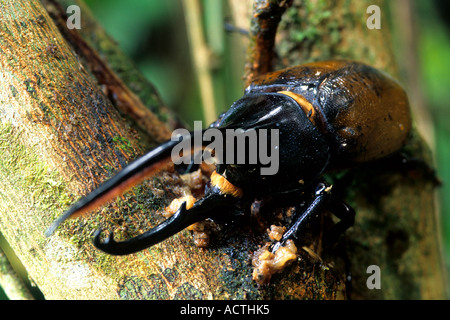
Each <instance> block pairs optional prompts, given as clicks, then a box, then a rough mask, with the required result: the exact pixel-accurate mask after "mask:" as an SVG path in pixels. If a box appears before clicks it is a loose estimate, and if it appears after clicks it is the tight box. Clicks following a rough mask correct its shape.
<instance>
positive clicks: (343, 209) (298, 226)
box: [272, 182, 355, 253]
mask: <svg viewBox="0 0 450 320" xmlns="http://www.w3.org/2000/svg"><path fill="white" fill-rule="evenodd" d="M330 190H331V186H329V185H327V184H325V183H323V182H321V183H319V184H318V185H317V187H316V191H315V193H314V200H313V201H312V202H311V203H310V204H309V206H308V207H307V208H306V210H305V211H303V213H302V214H301V215H300V216H299V217H298V219H297V220H296V221H295V222H294V223H293V224H292V226H291V227H290V228H289V230H288V231H286V232H285V233H284V234H283V237H282V238H281V240H280V241H278V242H276V243H275V244H274V245H273V246H272V253H274V252H275V251H277V249H278V248H280V247H281V246H283V245H284V244H285V243H286V241H287V240H289V239H292V238H295V237H296V236H297V234H299V233H300V232H301V230H302V229H303V228H304V227H305V226H306V225H307V224H308V222H309V221H310V220H311V219H312V218H314V217H315V216H316V215H318V214H320V213H322V212H323V210H325V209H328V210H329V211H330V212H331V213H332V214H334V215H335V216H336V217H338V218H339V219H340V221H339V222H338V223H336V224H335V225H334V226H333V227H332V228H331V230H330V231H329V232H327V238H326V241H329V240H331V239H335V238H336V237H337V236H338V235H340V234H342V233H343V232H344V231H345V230H347V229H348V228H349V227H351V226H352V225H353V223H354V221H355V211H354V210H353V208H352V207H350V206H349V205H348V204H346V203H345V202H342V201H338V200H336V199H334V198H333V197H332V196H331V192H330Z"/></svg>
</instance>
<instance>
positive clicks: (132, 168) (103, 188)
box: [45, 132, 203, 237]
mask: <svg viewBox="0 0 450 320" xmlns="http://www.w3.org/2000/svg"><path fill="white" fill-rule="evenodd" d="M194 134H195V132H192V133H190V134H189V136H188V135H186V136H182V138H183V139H184V138H192V137H193V136H194ZM180 141H181V140H169V141H167V142H165V143H163V144H161V145H160V146H158V147H156V148H154V149H152V150H151V151H149V152H147V153H146V154H144V155H143V156H142V157H140V158H138V159H136V160H135V161H133V162H131V163H130V164H129V165H127V166H126V167H125V168H123V170H122V171H120V172H119V173H117V174H116V175H115V176H113V177H112V178H111V179H109V180H107V181H106V182H105V183H103V184H102V185H100V186H99V187H98V188H97V189H95V190H93V191H92V192H91V193H89V194H88V195H86V196H85V197H83V198H81V199H80V200H79V201H78V202H76V203H75V204H74V205H73V206H72V207H71V208H70V209H69V210H67V211H66V212H65V213H63V214H62V215H61V216H60V217H59V218H58V219H56V220H55V221H54V222H53V224H52V225H51V226H50V227H49V228H48V229H47V231H46V232H45V235H46V236H47V237H48V236H50V235H52V234H53V232H54V231H55V230H56V228H58V226H59V225H60V224H61V223H62V222H64V221H65V220H66V219H70V218H75V217H79V216H81V215H83V214H86V213H88V212H90V211H92V210H94V209H96V208H98V207H100V206H101V205H103V204H105V203H106V202H108V201H110V200H112V199H114V198H116V197H117V196H119V195H121V194H123V193H125V192H126V191H128V190H129V189H131V188H132V187H134V186H135V185H137V184H139V183H141V182H142V181H144V180H145V179H147V178H149V177H151V176H153V175H155V174H156V173H157V172H159V171H161V170H162V169H164V168H165V167H166V166H167V165H168V164H169V163H170V162H171V160H172V159H171V156H172V150H173V148H174V147H175V146H176V145H177V144H178V143H179V142H180ZM194 147H195V146H194ZM201 147H202V148H203V146H201ZM192 151H193V152H196V151H197V150H192Z"/></svg>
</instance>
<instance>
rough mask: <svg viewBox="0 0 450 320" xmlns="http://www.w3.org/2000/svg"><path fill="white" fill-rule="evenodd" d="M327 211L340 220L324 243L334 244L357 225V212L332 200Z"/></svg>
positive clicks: (344, 204)
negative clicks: (339, 237)
mask: <svg viewBox="0 0 450 320" xmlns="http://www.w3.org/2000/svg"><path fill="white" fill-rule="evenodd" d="M327 209H328V210H329V211H330V212H331V213H332V214H334V215H335V216H336V217H338V218H339V219H340V221H339V222H337V223H336V224H335V225H334V226H333V227H332V228H331V229H330V230H329V231H328V232H327V233H326V235H325V239H324V242H325V243H332V242H334V241H336V239H337V237H338V236H339V235H341V234H343V233H344V232H345V231H346V230H347V229H348V228H350V227H351V226H352V225H353V224H354V223H355V210H353V208H352V207H350V206H349V205H348V204H346V203H345V202H343V201H338V200H337V199H334V198H333V199H331V201H330V202H329V204H328V207H327Z"/></svg>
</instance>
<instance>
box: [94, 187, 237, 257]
mask: <svg viewBox="0 0 450 320" xmlns="http://www.w3.org/2000/svg"><path fill="white" fill-rule="evenodd" d="M233 201H234V200H233V197H226V196H225V195H224V194H222V193H218V192H213V193H209V194H207V195H206V196H205V197H204V198H202V199H200V200H198V201H197V202H196V203H195V204H194V206H193V207H192V208H191V209H189V210H187V209H186V202H183V204H182V205H181V206H180V208H179V209H178V210H177V212H176V213H175V214H174V215H173V216H171V217H170V218H168V219H167V220H165V221H164V222H162V223H160V224H159V225H157V226H156V227H154V228H153V229H150V230H149V231H147V232H145V233H143V234H141V235H139V236H136V237H134V238H131V239H127V240H125V241H120V242H117V241H115V240H114V235H113V233H112V232H111V231H110V233H109V237H108V238H107V239H106V240H103V241H102V240H101V239H100V238H101V233H102V230H98V231H97V232H96V234H95V238H94V245H95V246H96V247H97V248H98V249H100V250H102V251H104V252H106V253H108V254H112V255H126V254H131V253H135V252H138V251H141V250H143V249H145V248H148V247H151V246H153V245H155V244H157V243H159V242H161V241H163V240H165V239H167V238H169V237H171V236H173V235H174V234H176V233H178V232H180V231H182V230H183V229H184V228H186V227H188V226H190V225H191V224H193V223H195V222H198V221H201V220H204V219H206V218H211V217H212V216H213V215H214V214H216V213H217V209H218V208H219V206H220V207H222V208H223V207H224V205H226V204H229V205H230V206H231V205H233V204H234V202H233Z"/></svg>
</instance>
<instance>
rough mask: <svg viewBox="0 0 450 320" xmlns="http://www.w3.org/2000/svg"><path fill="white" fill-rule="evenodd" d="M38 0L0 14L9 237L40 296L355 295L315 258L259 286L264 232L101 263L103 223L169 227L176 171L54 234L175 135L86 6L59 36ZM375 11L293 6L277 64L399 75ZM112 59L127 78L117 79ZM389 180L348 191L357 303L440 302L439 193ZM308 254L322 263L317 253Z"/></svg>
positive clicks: (325, 261)
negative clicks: (73, 209) (108, 182)
mask: <svg viewBox="0 0 450 320" xmlns="http://www.w3.org/2000/svg"><path fill="white" fill-rule="evenodd" d="M61 2H63V1H61ZM340 2H342V3H340ZM43 3H44V4H45V8H44V5H43V4H42V3H41V2H40V1H37V0H19V1H13V0H5V1H2V2H1V4H0V7H1V11H2V14H3V16H2V24H1V27H0V40H1V41H0V52H1V56H0V68H1V69H0V74H1V77H0V81H1V86H0V97H1V99H0V150H1V154H0V165H1V170H0V178H1V180H2V184H1V185H0V213H1V214H0V229H1V232H2V233H3V235H4V236H5V238H6V239H7V241H8V242H9V244H10V245H11V246H12V248H13V249H14V251H15V252H16V254H17V255H18V257H19V258H20V260H21V261H22V263H23V264H24V266H25V267H26V269H27V271H28V273H29V276H30V277H31V278H32V279H33V282H34V283H36V284H37V285H38V286H39V288H40V289H41V291H42V292H43V293H44V295H45V297H46V298H47V299H117V298H122V299H136V298H140V299H187V298H193V299H244V298H251V299H261V298H272V299H285V298H294V299H301V298H316V299H337V298H345V297H346V296H347V293H348V292H349V291H348V290H346V289H348V288H346V283H345V273H343V272H342V270H341V269H340V268H339V267H338V263H337V261H342V259H341V255H340V254H335V253H329V254H328V255H329V256H330V257H329V258H328V257H325V256H323V257H322V258H318V257H317V255H315V254H313V253H311V251H310V250H309V251H308V248H305V249H303V250H300V257H299V259H298V261H297V262H296V263H294V264H293V265H292V266H291V267H289V268H287V269H286V270H285V271H284V272H283V273H281V274H278V275H276V276H275V277H274V278H273V281H272V283H271V284H270V285H269V286H268V287H263V288H262V287H258V286H257V285H256V284H255V282H254V281H253V280H252V266H251V264H250V263H249V260H250V259H251V254H252V252H253V251H255V250H256V249H257V248H258V246H259V245H261V244H263V243H264V242H262V241H261V237H262V236H261V234H263V233H265V230H264V231H263V232H259V231H258V230H254V231H251V230H252V229H251V228H250V227H249V226H241V227H240V228H237V227H236V228H234V229H231V230H229V229H227V227H226V226H223V227H222V229H221V232H222V234H220V235H219V236H218V238H219V240H220V241H217V243H216V244H215V245H213V246H212V247H210V248H207V249H200V248H197V247H196V246H194V244H193V242H192V236H191V235H190V233H189V232H188V231H183V232H181V233H179V234H177V235H176V236H174V237H172V238H171V239H169V240H167V241H165V242H163V243H161V244H159V245H156V246H154V247H152V248H150V249H147V250H144V251H142V252H139V253H137V254H133V255H130V256H124V257H115V256H109V255H106V254H103V253H101V252H99V251H97V250H96V249H95V248H94V247H93V246H92V243H91V240H92V235H93V232H94V231H95V230H97V229H98V228H99V227H102V228H105V226H107V228H108V229H111V230H114V234H115V235H116V237H117V236H119V237H125V238H128V237H130V236H133V235H136V234H138V233H141V232H143V231H145V230H148V229H149V228H150V227H151V226H154V225H155V224H156V223H158V222H160V221H162V220H163V218H162V216H161V215H160V214H159V213H161V212H162V210H164V207H165V206H166V205H168V204H169V202H170V200H171V199H173V198H175V197H179V196H181V195H182V194H183V193H185V192H190V190H189V188H188V187H187V185H186V184H185V183H184V182H183V180H182V179H181V178H180V177H179V176H178V175H177V174H176V173H175V172H173V170H172V169H170V168H169V169H168V171H167V172H165V173H163V174H161V175H160V176H158V177H156V178H155V179H152V180H150V181H148V182H145V183H143V184H142V185H141V186H139V187H137V188H135V189H133V190H132V191H130V192H128V193H127V194H126V195H124V196H123V197H121V198H119V199H118V200H116V201H115V202H113V203H111V204H109V205H107V206H105V207H104V208H103V209H101V210H99V212H97V213H95V214H93V215H91V216H89V217H86V218H80V219H75V220H71V221H68V222H66V223H64V225H63V226H62V228H61V229H60V230H59V231H58V232H57V233H56V234H55V235H53V236H52V237H50V238H45V236H44V231H45V230H46V228H47V227H48V226H49V225H50V224H51V222H52V221H53V219H55V218H56V217H57V216H59V215H60V214H61V213H62V212H63V211H64V210H65V209H67V208H68V206H69V205H70V204H71V203H73V202H74V201H75V200H76V199H78V198H79V197H80V196H82V195H84V194H86V193H87V192H88V191H90V190H92V189H94V188H95V187H97V186H98V185H99V184H100V183H101V182H103V181H104V180H105V179H106V178H107V177H110V176H111V175H113V174H114V172H116V171H117V170H118V169H120V168H121V167H123V166H124V165H126V163H128V162H130V161H131V160H132V159H134V158H136V157H137V156H139V155H141V154H142V153H143V152H144V150H146V149H148V148H149V147H151V146H153V145H154V144H155V142H160V141H161V140H163V139H164V138H167V137H168V135H169V133H170V131H171V130H172V129H174V128H175V127H176V126H178V125H179V124H178V121H177V120H176V117H174V116H173V115H172V114H171V113H170V112H169V111H167V110H166V109H165V108H164V106H163V104H162V102H161V101H160V99H159V98H158V96H157V94H156V93H154V90H153V88H152V87H151V85H149V84H148V83H146V82H145V81H144V80H143V79H142V77H140V76H137V77H136V78H133V80H130V79H129V78H127V80H125V78H124V77H127V76H128V77H130V75H131V74H135V71H134V70H132V68H130V67H128V66H129V65H130V64H129V61H127V60H126V59H125V60H123V59H124V58H123V57H122V55H121V53H120V51H119V50H118V49H117V48H115V47H114V46H109V45H106V47H105V45H104V43H108V44H110V43H112V42H111V41H110V40H109V38H107V37H105V35H104V32H103V30H101V28H99V27H98V26H97V24H95V22H94V21H93V19H92V17H90V15H89V11H88V9H87V8H86V7H85V6H84V5H83V4H82V3H78V4H79V5H80V7H81V8H82V10H81V13H82V22H83V25H82V28H81V30H80V31H81V32H80V34H81V36H79V35H78V33H76V32H75V31H73V30H72V31H70V30H69V29H67V28H65V25H64V22H65V20H64V18H62V13H63V12H64V11H65V10H60V9H59V6H58V2H55V1H43ZM352 5H353V3H352ZM355 5H356V4H355ZM368 5H369V4H367V3H365V2H358V5H357V6H358V7H356V8H355V7H352V8H350V7H348V4H347V2H345V1H338V3H337V5H336V7H333V8H332V7H331V4H330V3H329V2H326V1H317V2H314V6H312V5H310V4H309V3H308V4H307V3H303V2H300V1H299V2H297V1H294V4H293V6H292V7H291V9H288V11H287V12H286V13H285V14H284V16H283V20H282V24H281V25H280V27H279V32H278V35H279V38H277V41H276V48H277V53H278V55H277V56H278V57H279V59H278V60H277V66H281V65H291V64H298V63H302V62H307V61H309V60H313V59H322V58H331V57H336V56H341V57H346V58H355V59H358V60H363V61H364V62H367V63H369V64H372V65H375V66H376V67H379V68H382V69H385V70H387V71H389V72H391V73H394V74H395V70H396V69H395V67H394V66H395V63H394V60H393V58H392V53H391V51H390V49H389V48H390V45H389V44H388V43H390V39H387V38H386V37H388V36H389V32H387V30H388V29H389V28H388V25H387V23H385V22H384V20H383V22H382V26H383V29H382V30H383V32H380V31H376V30H375V31H373V30H368V29H367V28H366V23H365V20H366V18H367V14H366V13H365V10H366V8H367V6H368ZM379 6H380V7H381V8H382V10H384V9H383V8H386V6H387V5H386V4H385V3H384V2H380V4H379ZM63 8H64V9H65V7H63ZM46 9H47V10H46ZM327 12H328V13H327ZM49 13H50V15H49ZM50 16H51V17H50ZM250 16H251V13H247V19H248V21H250ZM382 16H383V17H384V15H382ZM52 18H53V19H52ZM285 18H286V19H285ZM341 19H342V20H341ZM87 21H89V22H87ZM312 22H315V23H316V24H314V23H312ZM58 28H59V29H58ZM308 28H309V29H308ZM305 30H310V33H309V34H307V35H305V34H303V33H304V32H305ZM94 33H95V34H96V35H97V36H98V37H101V38H102V39H104V41H101V43H102V46H97V45H94V42H92V40H90V39H95V38H96V37H93V36H92V34H94ZM311 35H313V36H312V37H311ZM292 39H297V40H299V41H297V42H296V41H293V40H292ZM95 43H100V42H95ZM93 48H95V49H93ZM74 52H76V54H74ZM100 53H101V54H100ZM95 54H97V55H95ZM98 57H106V60H107V62H108V63H105V61H103V59H99V58H98ZM119 58H120V59H119ZM117 60H119V61H121V62H120V63H119V64H120V65H119V66H120V67H122V68H117V69H116V68H115V67H114V63H113V61H117ZM124 65H125V66H127V68H124V67H123V66H124ZM118 69H121V70H124V69H125V70H127V71H126V74H119V73H118V72H115V71H114V70H118ZM130 81H135V83H136V84H138V85H133V88H136V87H139V88H140V89H141V90H139V91H138V92H131V90H129V88H128V87H127V86H125V85H124V83H128V84H129V83H130ZM148 92H152V94H150V95H148ZM145 115H147V116H148V117H147V118H146V120H144V121H143V120H142V119H141V117H142V116H145ZM149 119H150V120H149ZM148 121H150V122H148ZM155 128H156V129H155ZM146 132H147V133H146ZM414 143H415V144H413V145H412V147H411V148H410V150H412V151H410V152H411V153H412V154H413V155H414V156H420V157H421V158H424V159H426V160H427V161H430V154H429V151H427V149H426V148H424V147H422V146H423V144H422V142H421V141H420V140H418V142H417V140H416V142H414ZM384 169H385V168H383V167H380V166H376V165H375V166H373V167H371V169H370V171H367V170H364V169H361V170H360V171H357V174H356V177H357V179H355V180H354V181H353V182H352V184H351V185H347V186H346V188H345V190H344V191H343V195H345V196H346V197H347V199H346V200H347V201H349V202H350V203H351V204H352V205H353V206H354V208H355V209H356V210H357V220H356V224H355V226H354V227H353V228H352V229H351V230H349V232H348V233H347V235H346V239H345V241H344V242H343V243H344V244H345V246H346V253H347V255H348V257H349V263H348V265H349V266H350V270H351V272H352V275H353V278H352V289H353V290H351V291H350V293H351V294H352V296H351V297H357V298H442V297H443V294H444V281H443V270H442V268H441V261H440V259H441V257H440V251H439V242H438V239H437V237H436V235H437V231H436V230H437V226H436V222H435V206H434V197H433V184H432V183H429V182H427V181H428V180H427V179H426V177H425V176H423V175H419V176H418V178H416V177H413V178H411V174H413V173H416V171H417V170H412V171H411V170H408V171H406V173H407V174H400V173H396V172H393V171H392V170H391V171H389V170H387V171H386V170H384ZM354 173H355V172H349V173H347V174H346V175H345V176H347V177H351V175H352V174H354ZM419 173H420V172H419ZM374 189H375V190H374ZM222 235H223V236H222ZM243 235H244V236H243ZM313 248H314V249H315V250H317V251H316V252H319V253H320V245H314V246H313ZM339 259H340V260H339ZM369 265H378V266H379V267H380V269H381V290H369V289H368V288H367V286H366V280H367V278H368V276H369V275H368V274H367V273H366V270H367V267H368V266H369Z"/></svg>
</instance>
